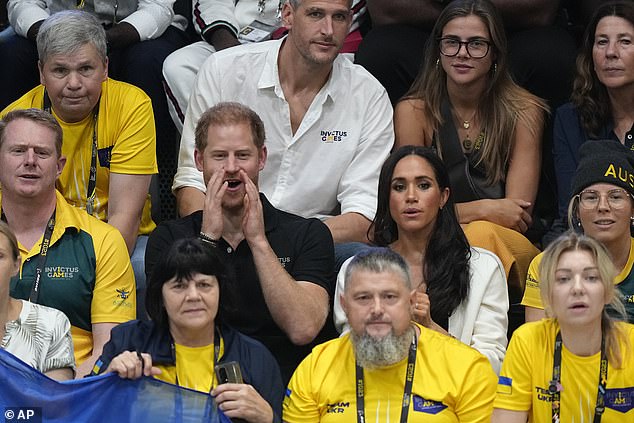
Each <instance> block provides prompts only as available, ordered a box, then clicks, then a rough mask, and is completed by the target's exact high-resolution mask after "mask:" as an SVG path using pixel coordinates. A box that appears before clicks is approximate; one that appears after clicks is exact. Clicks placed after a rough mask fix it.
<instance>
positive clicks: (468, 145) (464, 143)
mask: <svg viewBox="0 0 634 423" xmlns="http://www.w3.org/2000/svg"><path fill="white" fill-rule="evenodd" d="M462 146H463V147H464V150H465V151H471V147H473V143H472V142H471V140H470V139H469V138H468V137H467V138H465V139H464V140H462Z"/></svg>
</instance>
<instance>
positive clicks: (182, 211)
mask: <svg viewBox="0 0 634 423" xmlns="http://www.w3.org/2000/svg"><path fill="white" fill-rule="evenodd" d="M174 196H175V197H176V204H177V205H178V215H179V216H181V217H184V216H189V215H190V214H192V213H193V212H195V211H198V210H202V209H203V204H204V202H205V193H203V192H202V191H201V190H199V189H197V188H193V187H187V186H184V187H182V188H179V189H177V190H176V191H174Z"/></svg>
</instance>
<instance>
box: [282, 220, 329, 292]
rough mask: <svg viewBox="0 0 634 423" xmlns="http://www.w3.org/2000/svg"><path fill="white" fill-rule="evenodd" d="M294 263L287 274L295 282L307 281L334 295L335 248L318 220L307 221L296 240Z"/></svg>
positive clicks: (327, 230)
mask: <svg viewBox="0 0 634 423" xmlns="http://www.w3.org/2000/svg"><path fill="white" fill-rule="evenodd" d="M295 248H296V250H297V254H296V261H295V264H294V265H293V267H292V269H288V272H289V274H290V275H291V276H292V277H293V279H295V280H296V281H307V282H312V283H314V284H317V285H319V286H321V287H323V288H324V289H325V290H326V291H327V292H328V295H329V296H330V297H332V295H333V294H334V291H335V290H334V281H335V277H334V276H335V275H334V266H335V247H334V242H333V240H332V234H331V233H330V230H329V229H328V227H327V226H326V225H325V224H324V223H323V222H321V221H320V220H319V219H307V222H306V230H305V231H303V234H302V235H298V236H297V239H296V246H295Z"/></svg>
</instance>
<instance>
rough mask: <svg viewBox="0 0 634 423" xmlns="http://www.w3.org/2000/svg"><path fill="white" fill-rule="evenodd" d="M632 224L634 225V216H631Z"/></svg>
mask: <svg viewBox="0 0 634 423" xmlns="http://www.w3.org/2000/svg"><path fill="white" fill-rule="evenodd" d="M630 225H632V226H634V216H631V217H630Z"/></svg>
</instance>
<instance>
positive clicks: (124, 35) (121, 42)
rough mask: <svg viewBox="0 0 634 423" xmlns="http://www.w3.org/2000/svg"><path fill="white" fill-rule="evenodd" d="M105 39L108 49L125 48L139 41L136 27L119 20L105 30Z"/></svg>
mask: <svg viewBox="0 0 634 423" xmlns="http://www.w3.org/2000/svg"><path fill="white" fill-rule="evenodd" d="M106 39H107V40H108V47H109V48H110V49H120V48H125V47H127V46H129V45H132V44H135V43H138V42H139V41H141V37H140V36H139V33H138V32H137V30H136V28H134V27H133V26H132V25H131V24H129V23H127V22H121V23H119V24H117V25H114V26H113V27H112V28H110V29H109V30H107V31H106Z"/></svg>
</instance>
